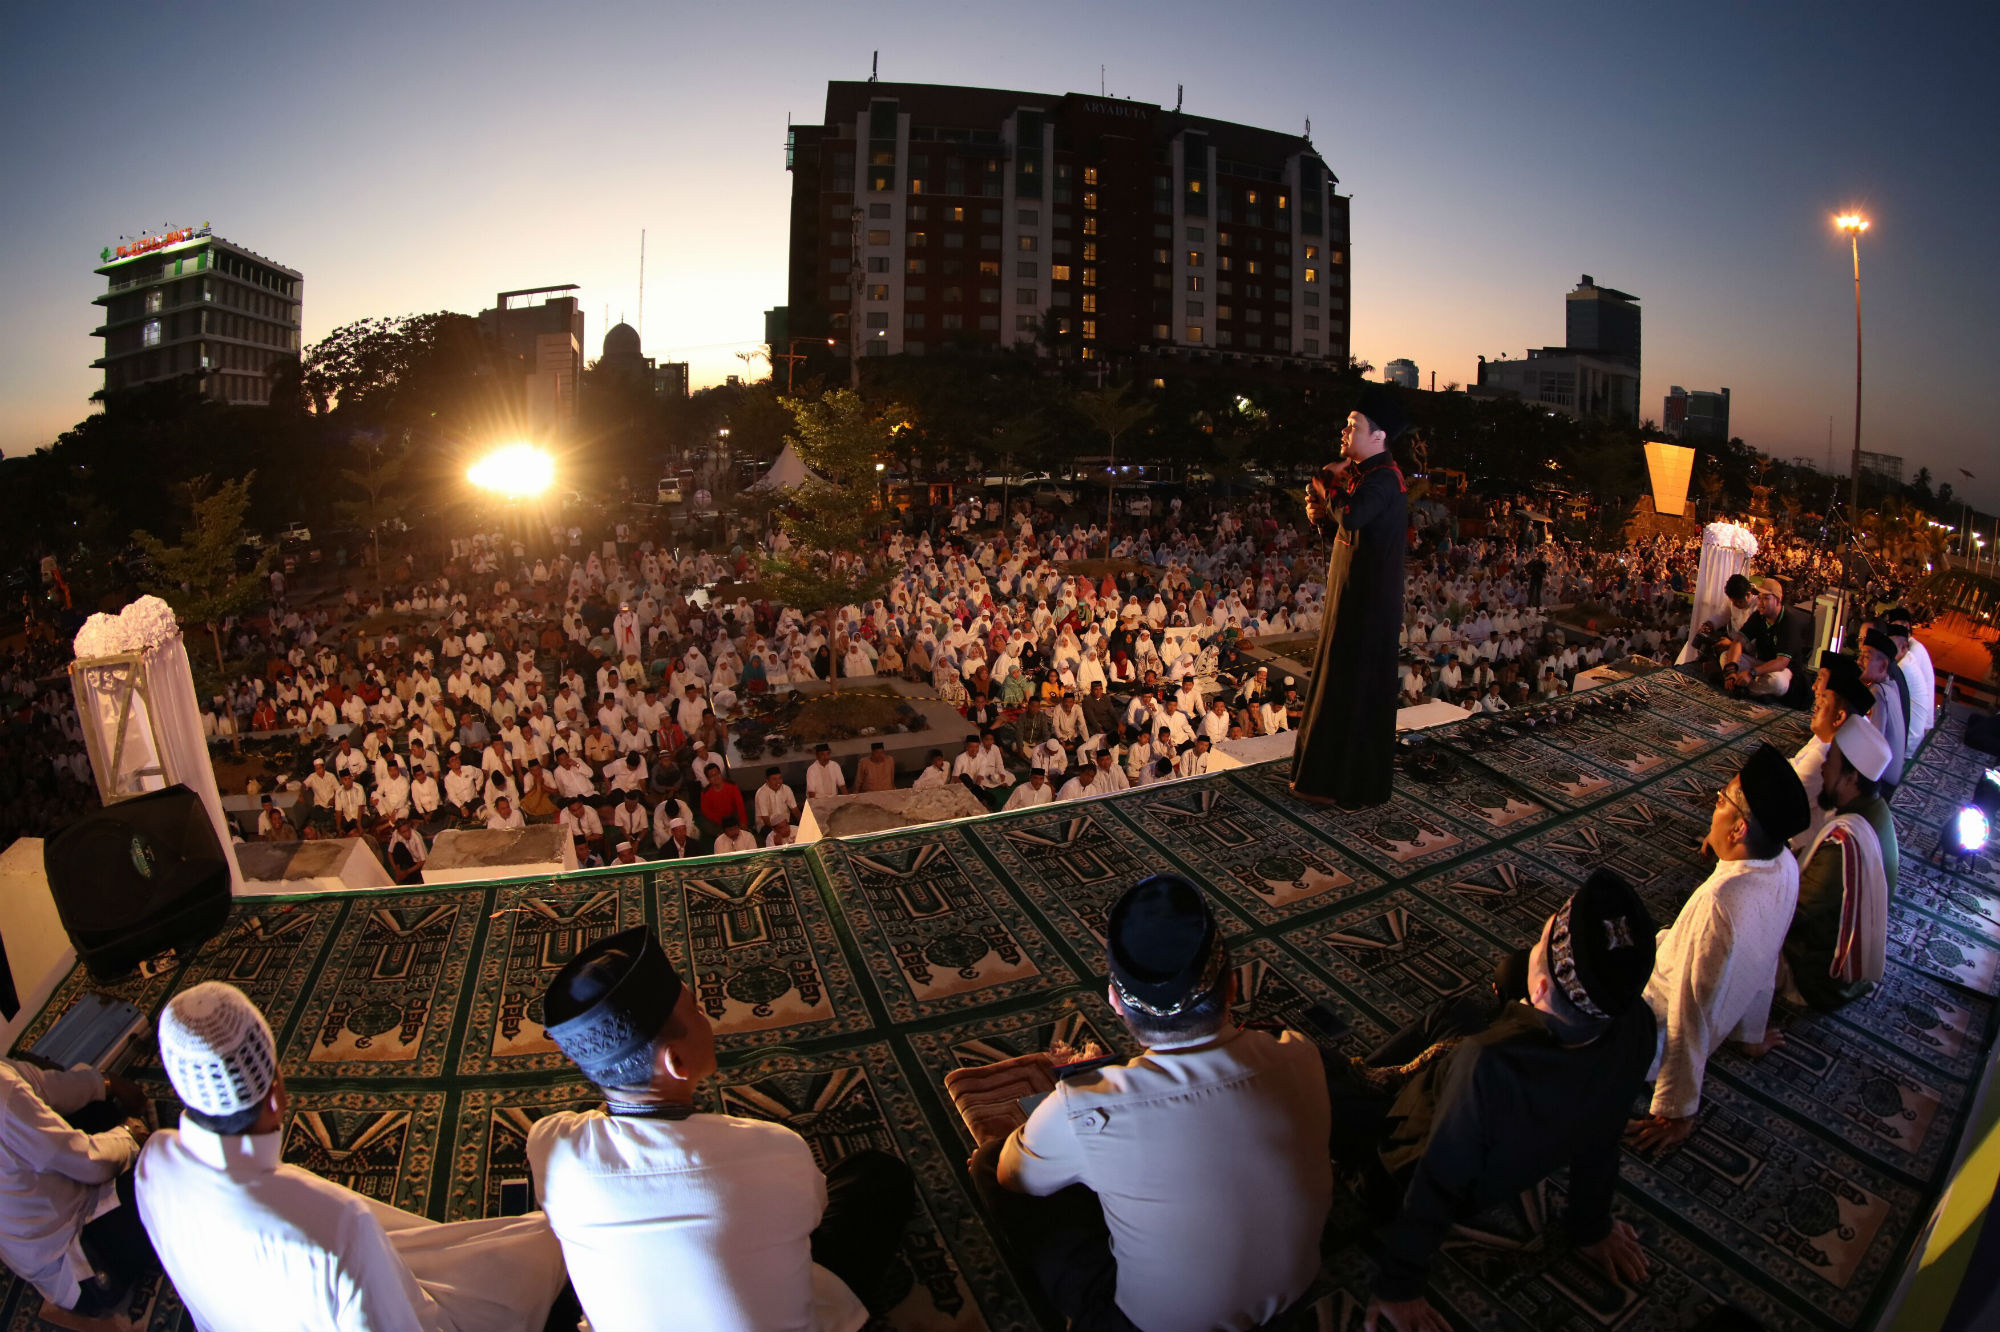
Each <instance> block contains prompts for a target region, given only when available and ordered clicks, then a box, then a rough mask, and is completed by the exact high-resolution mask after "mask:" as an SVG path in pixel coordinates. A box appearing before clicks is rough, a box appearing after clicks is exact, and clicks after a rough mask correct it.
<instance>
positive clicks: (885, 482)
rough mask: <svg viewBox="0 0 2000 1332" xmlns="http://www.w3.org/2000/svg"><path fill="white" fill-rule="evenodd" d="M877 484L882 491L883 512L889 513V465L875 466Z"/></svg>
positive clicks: (878, 464)
mask: <svg viewBox="0 0 2000 1332" xmlns="http://www.w3.org/2000/svg"><path fill="white" fill-rule="evenodd" d="M875 484H876V485H877V486H878V487H880V489H881V491H882V499H881V504H882V512H884V513H887V512H888V511H889V465H888V464H887V463H876V464H875Z"/></svg>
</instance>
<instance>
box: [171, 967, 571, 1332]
mask: <svg viewBox="0 0 2000 1332" xmlns="http://www.w3.org/2000/svg"><path fill="white" fill-rule="evenodd" d="M160 1062H161V1063H162V1064H164V1065H165V1066H166V1072H167V1077H168V1079H169V1080H170V1081H171V1082H172V1083H173V1087H174V1091H175V1092H176V1093H178V1094H179V1096H180V1098H181V1102H182V1104H183V1105H184V1106H185V1107H186V1108H185V1109H184V1110H183V1111H182V1112H181V1126H180V1129H179V1131H174V1130H172V1129H165V1130H162V1131H161V1132H159V1133H156V1134H154V1135H153V1136H152V1138H151V1139H150V1140H149V1141H148V1142H147V1143H146V1147H145V1150H144V1151H143V1152H141V1153H140V1156H139V1170H138V1194H139V1212H140V1215H141V1216H142V1217H143V1218H144V1220H145V1223H146V1230H147V1232H148V1233H149V1234H150V1235H151V1236H152V1239H153V1246H154V1248H155V1249H156V1250H157V1251H158V1252H159V1255H160V1262H161V1265H162V1266H164V1267H165V1268H166V1272H167V1275H168V1277H169V1278H171V1279H172V1281H173V1283H174V1290H175V1291H176V1293H178V1294H179V1296H180V1298H181V1302H182V1303H183V1304H184V1305H186V1306H187V1310H188V1313H189V1314H190V1315H191V1316H192V1317H193V1319H194V1321H195V1323H196V1324H197V1325H198V1326H200V1327H201V1328H203V1329H204V1332H239V1329H240V1330H241V1332H267V1329H269V1328H272V1327H275V1326H289V1327H296V1328H312V1329H321V1328H325V1329H343V1330H346V1329H354V1330H355V1332H363V1330H367V1332H534V1330H535V1329H539V1328H541V1327H542V1325H543V1324H544V1322H545V1321H546V1320H547V1319H548V1316H549V1310H550V1308H551V1306H552V1305H553V1304H554V1303H555V1300H556V1298H557V1296H558V1295H560V1294H561V1293H562V1290H563V1286H564V1282H565V1276H564V1272H563V1262H562V1249H561V1247H560V1246H559V1245H558V1244H557V1242H556V1238H555V1236H554V1235H553V1234H552V1233H550V1231H549V1226H548V1222H547V1220H546V1219H545V1218H544V1217H543V1216H542V1215H541V1214H540V1213H539V1212H536V1213H530V1214H529V1215H527V1216H519V1217H500V1218H496V1219H494V1220H490V1221H460V1222H456V1223H453V1224H450V1225H441V1224H439V1223H438V1222H435V1221H431V1220H428V1219H426V1218H424V1217H421V1216H416V1215H413V1214H412V1213H409V1212H405V1211H402V1210H400V1209H399V1208H395V1207H391V1206H389V1205H388V1204H386V1203H380V1202H377V1201H375V1200H374V1199H373V1198H368V1197H365V1196H363V1195H361V1194H358V1193H355V1192H353V1191H352V1190H350V1189H345V1188H342V1187H341V1186H340V1185H338V1184H335V1183H333V1182H332V1181H331V1180H326V1179H322V1178H320V1177H319V1176H317V1175H314V1174H312V1173H310V1172H308V1171H305V1170H301V1169H300V1168H298V1167H297V1166H291V1165H286V1164H284V1163H283V1162H282V1161H281V1160H280V1159H279V1150H280V1148H281V1146H282V1140H283V1133H282V1129H283V1127H284V1123H285V1108H286V1097H285V1084H284V1078H283V1077H282V1075H280V1074H279V1072H278V1066H277V1051H276V1048H275V1044H274V1042H273V1041H272V1038H271V1029H270V1027H269V1026H268V1025H267V1024H266V1023H265V1021H264V1015H263V1014H262V1013H259V1012H258V1011H257V1008H256V1006H255V1005H254V1004H252V1003H251V1002H250V1000H249V999H248V998H247V997H245V996H244V994H243V992H242V991H240V990H238V989H236V988H235V987H234V986H230V985H225V984H223V983H221V982H220V981H205V982H203V983H202V984H200V985H196V986H194V987H192V988H190V989H187V990H183V991H182V992H181V993H179V994H177V995H175V996H174V997H173V999H172V1000H171V1001H170V1002H169V1003H168V1004H167V1008H166V1011H165V1012H164V1013H162V1014H161V1015H160Z"/></svg>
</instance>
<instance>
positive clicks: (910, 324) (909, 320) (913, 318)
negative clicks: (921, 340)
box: [903, 312, 924, 328]
mask: <svg viewBox="0 0 2000 1332" xmlns="http://www.w3.org/2000/svg"><path fill="white" fill-rule="evenodd" d="M923 326H924V316H923V314H922V313H921V312H912V313H910V314H906V315H904V316H903V327H904V328H922V327H923Z"/></svg>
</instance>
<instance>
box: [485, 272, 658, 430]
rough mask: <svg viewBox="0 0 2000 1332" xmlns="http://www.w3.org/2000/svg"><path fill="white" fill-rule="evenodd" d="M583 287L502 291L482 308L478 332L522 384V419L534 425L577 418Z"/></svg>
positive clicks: (503, 367) (558, 424)
mask: <svg viewBox="0 0 2000 1332" xmlns="http://www.w3.org/2000/svg"><path fill="white" fill-rule="evenodd" d="M580 290H582V289H581V288H580V287H578V286H577V285H576V284H575V283H573V282H570V283H564V284H563V285H561V286H555V287H524V288H522V289H521V290H519V291H503V292H501V293H500V294H499V295H498V296H496V297H494V299H493V308H492V309H491V310H481V311H480V312H479V333H480V337H481V338H482V339H483V340H484V341H485V343H486V348H487V351H488V353H489V354H490V355H491V356H492V358H493V363H494V364H495V365H496V366H497V367H498V368H499V369H500V371H501V373H502V374H503V375H504V376H506V378H507V379H508V381H509V382H510V383H512V384H517V385H519V387H520V390H521V408H522V412H523V419H524V421H525V423H526V424H527V426H528V428H529V429H531V430H551V429H555V428H558V427H561V426H564V425H567V424H568V423H569V422H571V421H573V420H575V419H576V395H577V390H578V388H579V386H580V385H581V384H582V382H583V307H582V305H581V303H579V301H578V300H577V298H576V295H575V293H576V292H578V291H580ZM536 296H540V297H542V298H543V299H542V300H540V301H536V300H534V299H533V298H534V297H536ZM635 337H636V335H635Z"/></svg>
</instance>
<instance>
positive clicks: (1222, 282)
mask: <svg viewBox="0 0 2000 1332" xmlns="http://www.w3.org/2000/svg"><path fill="white" fill-rule="evenodd" d="M1215 294H1216V295H1218V296H1234V295H1235V294H1236V284H1235V283H1234V282H1231V281H1230V280H1229V279H1228V278H1217V279H1216V282H1215Z"/></svg>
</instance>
